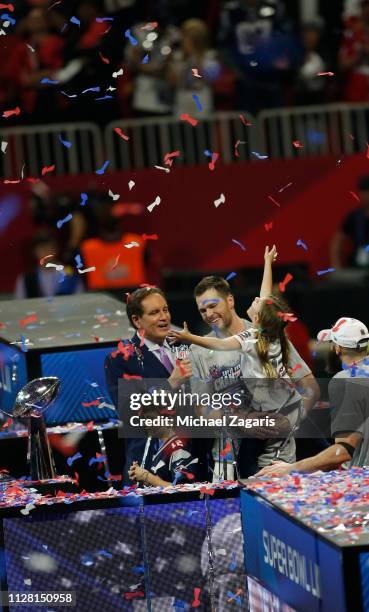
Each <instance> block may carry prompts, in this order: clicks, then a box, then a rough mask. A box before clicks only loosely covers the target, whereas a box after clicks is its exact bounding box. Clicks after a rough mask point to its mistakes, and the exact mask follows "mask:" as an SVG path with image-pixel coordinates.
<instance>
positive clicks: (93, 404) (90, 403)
mask: <svg viewBox="0 0 369 612" xmlns="http://www.w3.org/2000/svg"><path fill="white" fill-rule="evenodd" d="M99 404H100V400H98V399H95V400H92V402H82V406H84V407H85V408H89V407H90V406H98V405H99Z"/></svg>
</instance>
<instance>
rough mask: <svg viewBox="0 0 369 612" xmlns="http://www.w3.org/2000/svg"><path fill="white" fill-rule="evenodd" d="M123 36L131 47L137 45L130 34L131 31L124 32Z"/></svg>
mask: <svg viewBox="0 0 369 612" xmlns="http://www.w3.org/2000/svg"><path fill="white" fill-rule="evenodd" d="M124 36H125V37H126V38H128V40H129V42H130V43H131V45H133V46H135V45H138V41H137V40H136V39H135V37H134V36H132V34H131V30H126V31H125V32H124Z"/></svg>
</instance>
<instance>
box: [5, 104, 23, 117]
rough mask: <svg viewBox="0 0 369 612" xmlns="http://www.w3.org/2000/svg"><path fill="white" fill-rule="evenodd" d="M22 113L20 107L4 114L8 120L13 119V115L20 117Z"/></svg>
mask: <svg viewBox="0 0 369 612" xmlns="http://www.w3.org/2000/svg"><path fill="white" fill-rule="evenodd" d="M20 112H21V110H20V108H19V106H16V107H15V108H13V109H11V110H7V111H4V112H3V117H5V119H7V118H8V117H11V116H12V115H19V114H20Z"/></svg>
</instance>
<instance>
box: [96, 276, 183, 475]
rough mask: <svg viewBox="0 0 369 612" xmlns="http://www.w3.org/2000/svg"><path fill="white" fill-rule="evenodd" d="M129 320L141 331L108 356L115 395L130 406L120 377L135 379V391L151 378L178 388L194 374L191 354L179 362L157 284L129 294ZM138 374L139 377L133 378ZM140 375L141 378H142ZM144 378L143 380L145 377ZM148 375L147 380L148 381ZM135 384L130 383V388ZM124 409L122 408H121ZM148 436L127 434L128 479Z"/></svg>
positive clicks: (108, 374)
mask: <svg viewBox="0 0 369 612" xmlns="http://www.w3.org/2000/svg"><path fill="white" fill-rule="evenodd" d="M127 315H128V318H129V321H130V323H131V325H132V326H133V327H135V328H136V330H137V332H136V333H135V335H134V336H133V337H132V338H131V339H130V340H123V341H122V342H120V343H119V344H118V350H117V351H113V352H112V353H111V354H110V355H108V357H107V358H106V360H105V376H106V382H107V386H108V389H109V393H110V396H111V399H112V401H113V403H114V405H115V407H116V408H117V409H118V406H120V407H122V408H123V411H125V409H126V408H127V411H126V413H127V416H128V415H129V411H128V407H127V406H126V401H127V400H128V397H127V400H125V397H121V398H120V402H118V381H119V380H120V379H124V378H126V379H127V380H128V381H129V380H131V381H134V386H135V387H136V388H135V391H138V392H141V393H143V392H146V391H148V387H149V386H150V384H147V380H152V379H163V384H162V385H161V388H163V389H167V390H176V389H179V387H180V386H181V385H182V384H184V383H185V382H186V381H187V380H188V379H189V378H190V377H191V375H192V366H191V362H190V360H189V359H188V358H186V359H182V360H181V365H180V367H179V365H176V363H175V357H174V354H173V352H172V350H171V348H170V346H169V344H168V342H167V340H166V337H167V335H168V333H169V329H170V324H171V317H170V312H169V308H168V304H167V301H166V299H165V295H164V293H163V292H162V291H161V289H159V288H157V287H151V288H147V287H145V288H143V289H137V290H136V291H135V292H134V293H132V294H131V295H130V296H129V299H128V302H127ZM133 377H137V379H135V378H133ZM138 377H140V378H138ZM141 379H142V380H141ZM145 379H146V383H145ZM129 386H131V390H133V386H132V385H127V388H128V387H129ZM120 412H122V410H120ZM145 442H146V440H145V438H127V439H126V440H125V450H126V456H125V466H124V470H123V482H124V483H125V484H132V482H130V481H129V480H128V470H129V468H130V467H131V465H132V464H133V461H137V462H138V463H141V461H142V458H143V453H144V449H145Z"/></svg>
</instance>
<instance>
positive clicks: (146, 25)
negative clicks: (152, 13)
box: [141, 21, 159, 32]
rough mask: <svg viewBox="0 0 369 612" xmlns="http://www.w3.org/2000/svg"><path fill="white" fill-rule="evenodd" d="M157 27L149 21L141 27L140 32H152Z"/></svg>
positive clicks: (156, 23) (154, 22)
mask: <svg viewBox="0 0 369 612" xmlns="http://www.w3.org/2000/svg"><path fill="white" fill-rule="evenodd" d="M158 25H159V24H158V22H157V21H150V22H149V23H146V24H145V25H144V26H142V27H141V30H149V31H150V32H152V30H155V28H157V27H158Z"/></svg>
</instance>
